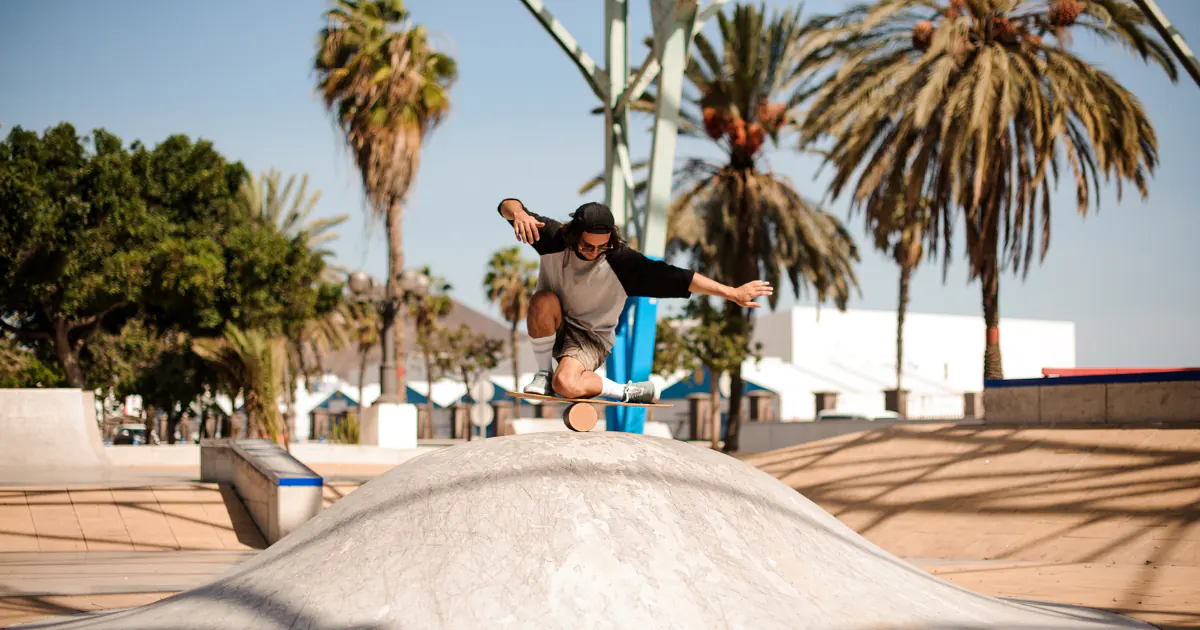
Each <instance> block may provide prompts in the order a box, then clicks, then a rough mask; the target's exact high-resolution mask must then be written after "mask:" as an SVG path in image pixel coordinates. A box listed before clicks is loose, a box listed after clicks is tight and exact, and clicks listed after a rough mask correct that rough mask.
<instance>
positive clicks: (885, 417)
mask: <svg viewBox="0 0 1200 630" xmlns="http://www.w3.org/2000/svg"><path fill="white" fill-rule="evenodd" d="M899 419H900V414H898V413H896V412H895V411H875V412H871V413H866V412H862V411H841V410H838V409H824V410H822V411H819V412H817V422H823V421H826V420H865V421H867V422H887V421H897V420H899Z"/></svg>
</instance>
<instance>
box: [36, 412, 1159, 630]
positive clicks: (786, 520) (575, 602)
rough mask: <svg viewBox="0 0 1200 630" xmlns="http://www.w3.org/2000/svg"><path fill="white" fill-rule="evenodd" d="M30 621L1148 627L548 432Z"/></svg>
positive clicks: (683, 453) (759, 489)
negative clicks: (132, 592)
mask: <svg viewBox="0 0 1200 630" xmlns="http://www.w3.org/2000/svg"><path fill="white" fill-rule="evenodd" d="M26 627H38V628H50V627H53V628H122V629H149V628H155V629H159V630H172V629H176V628H179V629H182V628H196V629H207V628H214V629H215V628H221V629H224V628H308V629H330V630H332V629H334V628H338V629H341V628H360V629H384V628H422V629H435V628H539V629H541V628H568V629H571V630H576V629H583V628H588V629H606V628H681V629H688V630H696V629H703V628H745V629H748V630H768V629H775V628H778V629H787V630H794V629H796V628H839V629H855V630H859V629H866V628H937V629H944V628H1022V629H1025V628H1145V627H1149V626H1147V625H1145V624H1142V623H1140V622H1136V621H1133V620H1131V619H1128V618H1125V617H1121V616H1117V615H1112V614H1109V613H1104V612H1099V611H1094V610H1087V609H1078V608H1070V607H1065V606H1057V605H1048V604H1038V603H1034V602H1023V601H1013V600H1004V599H997V598H992V597H986V596H982V595H979V594H976V593H972V592H970V591H967V590H964V589H962V588H959V587H956V586H954V585H952V584H950V583H948V582H945V581H942V580H940V579H938V578H935V577H933V576H931V575H929V574H928V573H926V572H924V571H921V570H920V569H918V568H916V567H914V566H912V565H909V564H907V563H905V562H903V561H901V560H899V559H898V558H896V557H894V556H892V555H890V554H888V553H887V552H885V551H883V550H881V549H879V548H878V547H875V546H874V545H872V544H871V543H869V542H868V541H866V540H865V539H864V538H862V537H861V536H859V535H858V534H856V533H855V532H854V531H853V530H851V529H849V528H848V527H846V526H844V525H842V524H841V523H840V522H839V521H838V520H837V519H835V518H834V517H832V516H831V515H829V514H828V513H826V512H824V511H823V510H821V509H820V508H819V507H818V506H817V505H815V504H814V503H812V502H811V501H809V500H808V499H806V498H804V497H803V496H802V495H800V494H798V493H796V492H795V491H793V490H791V489H790V488H788V487H787V486H786V485H784V484H782V483H781V482H779V481H777V480H776V479H775V478H774V477H771V476H770V475H768V474H766V473H763V472H761V471H759V470H757V469H755V468H753V467H751V466H749V465H747V464H744V463H742V462H740V461H738V460H736V459H733V458H730V457H728V456H725V455H722V454H720V453H716V452H713V451H711V450H709V449H707V448H704V447H702V446H697V445H691V444H688V443H685V442H680V441H676V440H667V439H661V438H653V437H647V436H641V435H630V434H623V433H597V434H593V433H581V434H575V433H536V434H530V435H520V436H509V437H502V438H494V439H488V440H484V441H478V442H471V443H468V444H463V445H459V446H455V447H451V448H446V449H443V450H439V451H435V452H431V453H428V454H425V455H421V456H419V457H417V458H415V459H413V460H411V461H409V462H407V463H405V464H402V465H400V466H398V467H396V468H394V469H392V470H391V471H389V472H388V473H387V474H386V475H384V476H382V477H379V478H377V479H375V480H373V481H371V482H369V483H367V484H365V485H364V486H362V487H361V488H359V489H358V490H356V491H355V492H353V493H351V494H350V495H349V496H347V497H346V498H344V499H342V500H340V501H338V502H337V503H336V504H334V505H333V506H332V507H330V508H329V509H327V510H326V511H324V512H323V513H321V514H320V515H319V516H318V517H316V518H314V519H312V520H311V521H309V522H308V523H306V524H305V525H304V526H303V527H301V528H300V529H299V530H297V531H296V532H294V533H292V534H291V535H290V536H288V537H286V538H284V539H283V540H281V541H280V542H278V543H276V544H275V545H273V546H271V547H270V548H268V549H267V550H265V551H263V552H262V553H261V554H259V555H258V556H256V557H255V558H254V559H252V560H250V561H248V562H246V563H245V564H242V565H239V566H238V567H237V568H236V569H234V570H233V571H231V572H230V573H228V574H226V575H224V576H222V577H221V578H219V579H218V580H217V581H215V582H214V583H212V584H210V585H208V586H205V587H202V588H198V589H194V590H191V591H187V592H184V593H180V594H178V595H175V596H173V597H170V598H167V599H164V600H161V601H159V602H156V603H154V604H151V605H148V606H145V607H142V608H137V609H131V610H127V611H121V612H115V613H109V614H105V615H101V616H96V617H92V618H89V619H82V620H76V621H69V622H66V623H50V624H41V625H37V624H35V625H32V626H26Z"/></svg>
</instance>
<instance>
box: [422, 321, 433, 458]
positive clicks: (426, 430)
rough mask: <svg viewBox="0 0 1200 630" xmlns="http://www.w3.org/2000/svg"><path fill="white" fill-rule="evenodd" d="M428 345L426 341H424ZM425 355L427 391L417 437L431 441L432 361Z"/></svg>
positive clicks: (428, 355) (427, 354)
mask: <svg viewBox="0 0 1200 630" xmlns="http://www.w3.org/2000/svg"><path fill="white" fill-rule="evenodd" d="M425 343H426V344H428V343H429V341H428V340H426V341H425ZM424 354H425V380H427V381H429V390H428V393H426V394H425V419H424V420H423V421H421V430H420V432H419V435H420V436H421V437H423V438H425V439H427V440H431V439H433V359H432V358H431V357H430V354H429V353H428V352H426V353H424Z"/></svg>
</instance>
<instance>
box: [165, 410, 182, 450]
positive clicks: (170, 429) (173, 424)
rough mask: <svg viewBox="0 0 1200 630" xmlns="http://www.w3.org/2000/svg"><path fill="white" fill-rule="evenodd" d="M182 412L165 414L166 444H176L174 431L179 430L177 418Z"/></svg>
mask: <svg viewBox="0 0 1200 630" xmlns="http://www.w3.org/2000/svg"><path fill="white" fill-rule="evenodd" d="M182 415H183V412H179V413H175V412H174V411H172V412H170V413H168V414H167V444H177V443H178V441H177V440H176V439H175V430H176V429H178V428H179V417H180V416H182Z"/></svg>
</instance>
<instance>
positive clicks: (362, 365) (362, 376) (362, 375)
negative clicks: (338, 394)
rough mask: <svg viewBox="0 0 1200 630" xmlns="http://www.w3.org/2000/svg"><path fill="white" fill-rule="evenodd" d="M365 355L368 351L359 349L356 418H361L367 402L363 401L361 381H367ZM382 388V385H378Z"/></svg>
mask: <svg viewBox="0 0 1200 630" xmlns="http://www.w3.org/2000/svg"><path fill="white" fill-rule="evenodd" d="M367 354H368V351H365V350H363V349H361V348H360V349H359V351H358V417H359V418H362V413H363V409H366V408H367V401H366V400H363V381H365V380H367ZM380 385H381V386H382V383H381V384H380Z"/></svg>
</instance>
